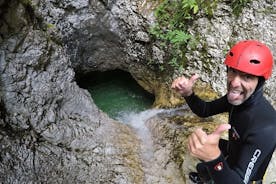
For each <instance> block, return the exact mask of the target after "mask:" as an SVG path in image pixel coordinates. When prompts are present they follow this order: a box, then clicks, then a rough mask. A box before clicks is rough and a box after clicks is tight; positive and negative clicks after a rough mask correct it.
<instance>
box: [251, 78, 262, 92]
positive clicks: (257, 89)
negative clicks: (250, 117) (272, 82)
mask: <svg viewBox="0 0 276 184" xmlns="http://www.w3.org/2000/svg"><path fill="white" fill-rule="evenodd" d="M264 84H265V78H264V77H258V84H257V86H256V89H255V91H254V93H253V94H252V95H254V94H255V93H256V92H258V91H260V90H263V86H264Z"/></svg>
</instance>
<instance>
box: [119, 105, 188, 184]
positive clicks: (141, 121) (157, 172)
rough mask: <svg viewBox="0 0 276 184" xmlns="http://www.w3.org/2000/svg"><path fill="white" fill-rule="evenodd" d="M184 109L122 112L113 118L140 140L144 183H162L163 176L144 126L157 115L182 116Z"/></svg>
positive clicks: (148, 132) (152, 144)
mask: <svg viewBox="0 0 276 184" xmlns="http://www.w3.org/2000/svg"><path fill="white" fill-rule="evenodd" d="M186 108H187V106H182V107H180V108H175V109H149V110H145V111H142V112H138V113H137V112H126V111H123V112H120V113H119V115H118V116H117V117H116V118H115V119H117V120H118V121H120V122H123V123H125V124H128V125H129V126H131V127H132V128H133V129H134V130H135V131H136V133H137V136H138V138H139V139H140V140H141V158H142V164H143V169H144V173H145V181H144V182H145V183H160V181H162V179H161V178H162V177H163V175H164V174H163V170H162V168H160V166H159V165H158V163H157V161H156V158H155V156H154V152H155V150H154V143H153V140H152V137H151V132H150V131H149V129H148V127H147V126H146V124H145V123H146V121H147V120H149V119H150V118H152V117H154V116H156V115H158V114H162V115H165V116H167V117H169V116H173V115H183V113H184V111H183V110H184V109H186ZM157 168H158V169H157Z"/></svg>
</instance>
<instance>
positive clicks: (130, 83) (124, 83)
mask: <svg viewBox="0 0 276 184" xmlns="http://www.w3.org/2000/svg"><path fill="white" fill-rule="evenodd" d="M77 81H78V84H79V86H80V87H82V88H85V89H87V90H88V91H89V92H90V93H91V96H92V98H93V100H94V102H95V104H96V105H97V106H98V107H99V108H100V109H101V110H102V111H104V112H106V113H107V114H108V115H109V116H110V117H112V118H114V119H117V120H119V119H120V117H121V116H122V114H126V113H133V112H134V113H138V112H141V111H144V110H146V109H148V108H150V107H151V105H152V104H153V101H154V96H153V95H151V94H149V93H148V92H146V91H145V90H144V89H143V88H142V87H141V86H139V85H138V84H137V82H136V81H135V80H134V79H133V78H132V76H131V75H130V74H129V73H127V72H124V71H120V70H116V71H108V72H93V73H90V74H88V75H85V76H82V77H80V78H79V79H78V80H77Z"/></svg>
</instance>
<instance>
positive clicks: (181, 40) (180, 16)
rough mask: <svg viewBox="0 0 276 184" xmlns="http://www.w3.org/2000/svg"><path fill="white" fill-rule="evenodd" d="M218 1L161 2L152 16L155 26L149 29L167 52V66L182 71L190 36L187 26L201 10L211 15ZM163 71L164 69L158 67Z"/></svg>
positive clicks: (169, 0) (181, 0)
mask: <svg viewBox="0 0 276 184" xmlns="http://www.w3.org/2000/svg"><path fill="white" fill-rule="evenodd" d="M217 1H218V0H163V1H162V3H161V4H160V5H159V6H158V7H157V9H156V10H155V12H154V15H155V17H156V19H157V22H156V25H154V26H153V27H151V28H150V33H151V35H152V36H153V37H154V38H155V39H156V40H158V41H160V46H162V47H164V48H165V49H166V50H168V53H169V55H170V56H169V57H170V60H169V62H168V63H165V65H166V64H168V65H169V66H171V67H173V68H175V69H183V65H184V64H185V62H184V60H185V58H184V56H185V54H184V53H185V51H186V47H187V45H188V44H189V42H190V40H192V39H193V37H192V35H190V34H189V33H188V32H187V29H188V26H187V25H189V24H190V23H191V22H192V20H193V19H194V18H195V16H196V15H197V14H198V13H199V12H200V11H201V10H202V12H203V13H205V14H206V15H207V16H212V15H213V10H214V9H215V8H216V5H217ZM159 68H162V70H164V67H159Z"/></svg>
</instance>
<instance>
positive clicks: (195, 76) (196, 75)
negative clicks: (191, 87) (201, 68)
mask: <svg viewBox="0 0 276 184" xmlns="http://www.w3.org/2000/svg"><path fill="white" fill-rule="evenodd" d="M198 78H199V75H198V74H194V75H193V76H192V77H191V79H190V81H191V82H192V83H193V84H194V83H195V82H196V80H197V79H198Z"/></svg>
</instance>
